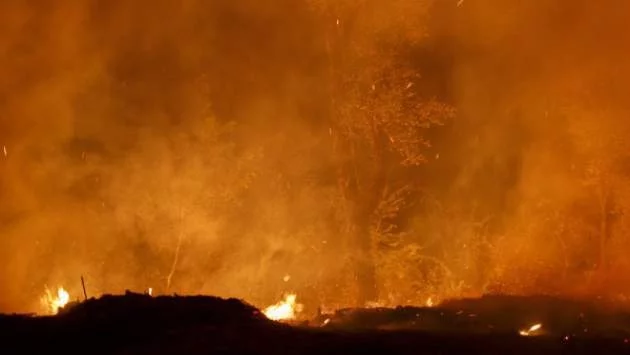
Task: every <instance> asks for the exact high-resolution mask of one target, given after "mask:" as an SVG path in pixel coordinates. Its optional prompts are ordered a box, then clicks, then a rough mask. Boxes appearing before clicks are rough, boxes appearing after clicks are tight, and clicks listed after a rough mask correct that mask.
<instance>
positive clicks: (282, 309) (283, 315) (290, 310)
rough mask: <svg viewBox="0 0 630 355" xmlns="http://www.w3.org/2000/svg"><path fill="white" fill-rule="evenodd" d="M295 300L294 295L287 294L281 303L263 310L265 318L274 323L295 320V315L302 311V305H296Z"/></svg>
mask: <svg viewBox="0 0 630 355" xmlns="http://www.w3.org/2000/svg"><path fill="white" fill-rule="evenodd" d="M296 299H297V296H296V295H295V294H288V295H286V297H285V298H284V300H283V301H280V302H278V303H276V304H274V305H273V306H269V307H267V308H265V310H264V311H263V313H264V314H265V316H266V317H267V318H269V319H271V320H275V321H281V320H290V319H295V316H296V314H297V313H299V312H301V311H302V305H301V304H299V303H296V302H295V300H296Z"/></svg>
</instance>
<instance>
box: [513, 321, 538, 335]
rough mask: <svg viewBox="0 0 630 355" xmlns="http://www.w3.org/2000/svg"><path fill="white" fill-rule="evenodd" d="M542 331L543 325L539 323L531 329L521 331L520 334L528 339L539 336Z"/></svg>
mask: <svg viewBox="0 0 630 355" xmlns="http://www.w3.org/2000/svg"><path fill="white" fill-rule="evenodd" d="M540 329H542V324H540V323H537V324H534V325H532V326H531V327H529V329H523V330H521V331H519V332H518V333H519V334H520V335H522V336H524V337H527V336H532V335H537V334H538V333H539V331H540Z"/></svg>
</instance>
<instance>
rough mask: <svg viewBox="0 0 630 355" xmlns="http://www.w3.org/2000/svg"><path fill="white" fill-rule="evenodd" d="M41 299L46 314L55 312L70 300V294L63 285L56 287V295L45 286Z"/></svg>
mask: <svg viewBox="0 0 630 355" xmlns="http://www.w3.org/2000/svg"><path fill="white" fill-rule="evenodd" d="M41 301H42V305H43V306H44V308H45V309H46V312H47V313H48V314H57V313H58V312H59V309H61V308H63V307H64V306H65V305H67V304H68V302H69V301H70V294H69V293H68V291H66V290H65V289H64V288H63V287H59V288H58V289H57V294H56V295H54V294H52V293H51V292H50V290H49V289H48V288H47V289H46V294H45V295H44V296H43V297H42V300H41Z"/></svg>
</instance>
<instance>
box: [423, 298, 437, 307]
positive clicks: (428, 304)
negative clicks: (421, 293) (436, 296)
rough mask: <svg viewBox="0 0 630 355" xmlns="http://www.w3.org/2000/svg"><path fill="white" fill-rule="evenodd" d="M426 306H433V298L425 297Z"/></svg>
mask: <svg viewBox="0 0 630 355" xmlns="http://www.w3.org/2000/svg"><path fill="white" fill-rule="evenodd" d="M425 304H426V306H427V307H429V308H430V307H433V306H434V305H435V303H433V298H432V297H429V298H427V302H426V303H425Z"/></svg>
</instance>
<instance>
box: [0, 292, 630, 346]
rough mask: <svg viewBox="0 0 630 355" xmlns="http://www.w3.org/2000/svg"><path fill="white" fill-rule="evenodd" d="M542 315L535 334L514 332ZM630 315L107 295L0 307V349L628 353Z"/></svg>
mask: <svg viewBox="0 0 630 355" xmlns="http://www.w3.org/2000/svg"><path fill="white" fill-rule="evenodd" d="M535 323H542V324H543V327H542V328H541V331H540V333H537V335H536V336H527V337H525V336H522V335H519V333H518V331H519V329H522V328H527V327H529V326H530V325H532V324H535ZM628 338H630V314H628V313H625V312H622V311H619V310H618V309H616V310H612V309H606V308H604V307H596V306H594V305H592V304H588V303H581V302H572V301H567V300H558V299H553V298H545V297H528V298H519V297H484V298H481V299H476V300H462V301H454V302H449V303H446V304H443V305H441V306H440V307H435V308H396V309H364V310H356V309H354V310H341V311H338V312H337V313H336V314H334V315H324V316H322V317H320V318H318V319H315V320H312V321H310V322H304V323H302V324H300V325H294V326H289V325H284V324H279V323H274V322H271V321H269V320H267V319H266V318H265V317H264V316H263V315H262V314H261V313H260V312H259V311H258V310H257V309H255V308H254V307H251V306H249V305H246V304H244V303H242V302H240V301H238V300H233V299H230V300H224V299H219V298H213V297H154V298H153V297H149V296H145V295H136V294H128V295H125V296H104V297H102V298H100V299H98V300H89V301H87V302H83V303H81V304H77V305H74V306H72V307H68V309H66V310H65V311H63V312H62V313H61V314H60V315H58V316H55V317H37V318H35V317H29V316H17V315H13V316H8V315H7V316H0V354H40V353H41V354H43V353H50V354H53V353H59V354H103V353H106V354H630V344H629V343H628Z"/></svg>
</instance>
